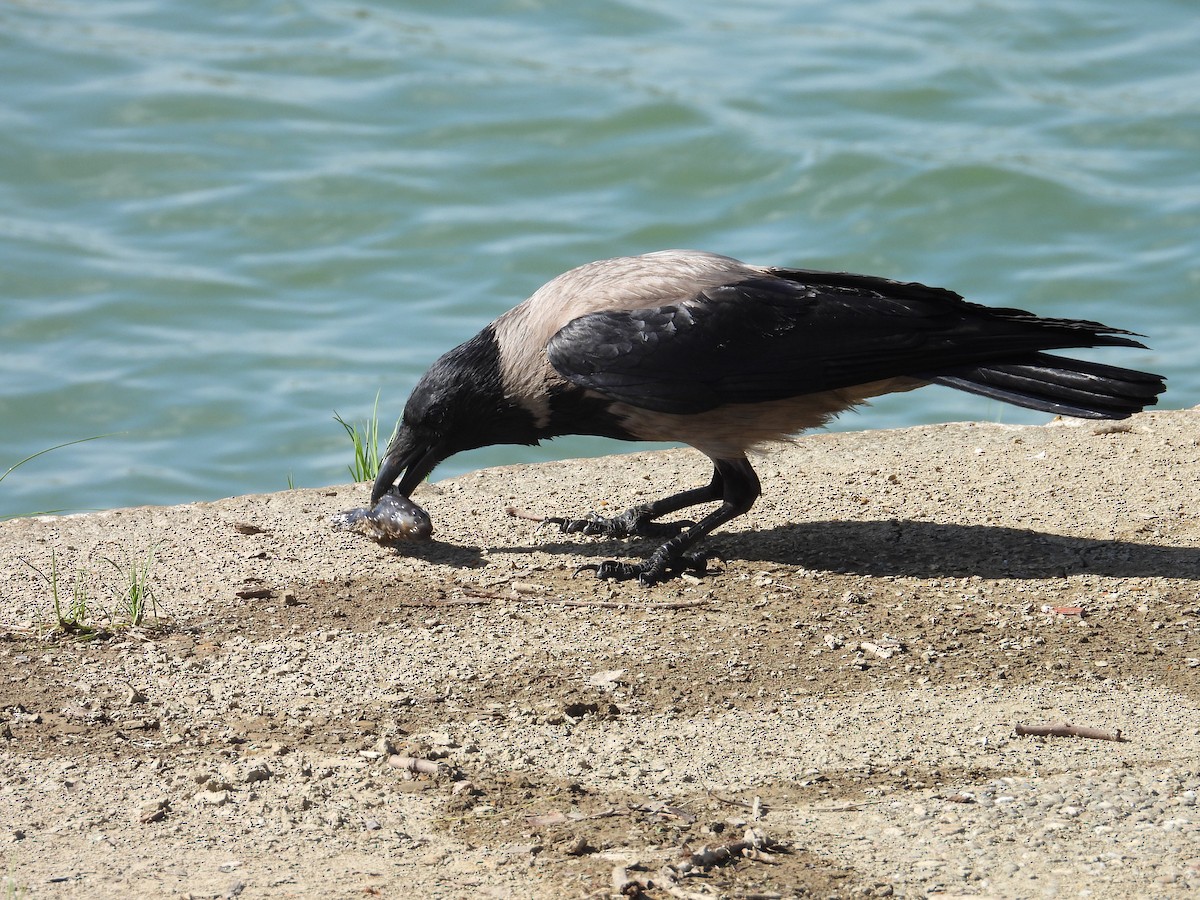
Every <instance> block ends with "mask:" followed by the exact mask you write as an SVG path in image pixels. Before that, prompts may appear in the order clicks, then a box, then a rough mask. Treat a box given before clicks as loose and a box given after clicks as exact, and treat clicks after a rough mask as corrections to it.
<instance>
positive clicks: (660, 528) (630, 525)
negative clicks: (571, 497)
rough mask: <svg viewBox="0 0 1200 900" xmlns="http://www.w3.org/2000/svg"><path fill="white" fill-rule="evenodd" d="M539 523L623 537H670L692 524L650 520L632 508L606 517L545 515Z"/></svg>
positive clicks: (574, 531) (570, 531)
mask: <svg viewBox="0 0 1200 900" xmlns="http://www.w3.org/2000/svg"><path fill="white" fill-rule="evenodd" d="M541 524H542V525H557V526H558V528H559V530H560V531H562V533H563V534H586V535H590V536H592V537H597V536H600V537H607V538H626V537H648V538H657V539H660V540H661V539H663V538H673V537H675V536H676V535H678V534H679V533H680V532H682V531H685V530H687V529H688V528H691V527H692V526H693V525H695V524H696V523H695V522H692V521H686V520H685V521H682V522H651V521H650V520H649V519H644V518H642V517H640V516H638V515H637V514H636V512H635V511H634V510H629V511H627V512H624V513H621V515H619V516H612V517H611V518H606V517H604V516H601V515H597V514H596V513H588V514H587V515H586V516H584V517H583V518H580V519H569V518H566V517H564V516H547V517H546V518H544V519H542V521H541Z"/></svg>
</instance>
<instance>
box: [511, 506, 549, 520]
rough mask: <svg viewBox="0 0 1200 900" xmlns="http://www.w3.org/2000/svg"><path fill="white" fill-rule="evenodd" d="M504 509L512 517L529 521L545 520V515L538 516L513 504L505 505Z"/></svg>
mask: <svg viewBox="0 0 1200 900" xmlns="http://www.w3.org/2000/svg"><path fill="white" fill-rule="evenodd" d="M504 511H505V512H506V513H508V514H509V515H510V516H512V517H513V518H514V519H527V520H528V521H530V522H545V521H546V517H545V516H539V515H538V514H537V513H531V512H527V511H525V510H523V509H518V508H517V507H515V506H506V507H504Z"/></svg>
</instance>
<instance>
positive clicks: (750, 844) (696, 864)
mask: <svg viewBox="0 0 1200 900" xmlns="http://www.w3.org/2000/svg"><path fill="white" fill-rule="evenodd" d="M768 843H769V841H768V840H767V835H766V833H765V832H763V830H762V829H761V828H747V829H746V833H745V834H744V835H743V836H742V838H741V840H737V841H726V842H725V843H723V844H717V845H716V846H715V847H701V848H700V849H699V850H696V851H695V852H691V853H689V852H687V851H686V850H685V851H684V855H683V857H682V858H681V859H679V860H677V861H675V862H673V863H668V864H667V865H666V866H664V867H663V870H664V871H668V870H669V871H670V872H672V873H673V874H675V875H676V876H683V875H687V874H688V873H690V872H693V871H695V870H697V869H707V868H709V867H710V866H716V865H720V864H721V863H723V862H728V861H729V860H731V859H734V858H735V857H738V856H749V857H752V858H754V859H759V860H764V861H767V862H770V861H771V857H770V856H769V855H766V854H764V851H765V850H766V848H767V845H768Z"/></svg>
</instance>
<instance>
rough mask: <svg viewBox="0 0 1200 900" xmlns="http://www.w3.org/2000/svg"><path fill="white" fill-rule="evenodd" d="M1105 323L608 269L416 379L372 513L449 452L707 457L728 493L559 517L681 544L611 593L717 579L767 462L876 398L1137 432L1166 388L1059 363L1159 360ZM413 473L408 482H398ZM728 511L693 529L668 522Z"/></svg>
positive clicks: (714, 261)
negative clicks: (972, 404)
mask: <svg viewBox="0 0 1200 900" xmlns="http://www.w3.org/2000/svg"><path fill="white" fill-rule="evenodd" d="M1133 334H1134V333H1133V332H1128V331H1122V330H1120V329H1117V328H1109V327H1108V326H1106V325H1101V324H1099V323H1098V322H1087V321H1080V320H1073V319H1048V318H1041V317H1039V316H1036V315H1034V314H1033V313H1029V312H1024V311H1022V310H1019V309H999V308H989V307H985V306H979V305H977V304H974V303H968V302H967V301H965V300H963V298H962V297H961V296H959V295H958V294H956V293H953V292H952V291H948V290H944V289H941V288H932V287H926V286H925V285H922V284H915V283H906V282H899V281H891V280H888V279H886V278H876V277H872V276H868V275H853V274H849V273H845V272H819V271H810V270H807V269H786V268H772V267H762V266H754V265H748V264H747V263H743V262H739V261H738V260H736V259H732V258H730V257H727V256H719V255H716V254H713V253H704V252H700V251H694V250H665V251H661V252H657V253H647V254H645V255H643V256H631V257H620V258H617V259H607V260H601V261H599V262H593V263H589V264H587V265H584V266H580V267H579V268H577V269H572V270H571V271H569V272H567V273H565V274H563V275H560V276H559V277H557V278H555V279H554V280H553V281H551V282H549V283H548V284H546V285H545V286H543V287H542V288H540V289H539V290H538V291H537V292H536V293H534V294H533V296H531V297H530V298H529V299H528V300H526V301H525V302H523V303H521V304H520V305H519V306H517V307H515V308H513V309H511V310H509V311H508V312H506V313H505V314H504V315H502V316H500V318H498V319H497V320H496V321H494V322H493V323H491V324H490V325H488V326H487V327H486V328H484V329H483V331H481V332H480V333H479V334H477V335H475V337H473V338H471V339H470V340H469V341H467V342H466V343H465V344H462V345H461V346H459V347H456V348H455V349H453V350H451V351H450V352H449V353H447V354H445V355H444V356H442V357H441V359H439V360H438V361H437V362H435V363H434V364H433V366H432V367H431V368H430V369H429V371H428V372H426V373H425V375H424V376H423V377H422V378H421V380H420V381H419V382H418V383H417V386H416V388H415V389H414V390H413V392H412V396H411V397H409V399H408V403H407V405H406V406H405V408H404V416H403V419H402V421H401V423H400V426H399V428H398V429H397V432H396V435H395V437H394V438H393V440H392V442H391V444H390V445H389V446H388V448H387V451H386V454H385V456H384V458H383V460H382V462H381V467H380V471H379V477H378V478H377V479H376V480H375V486H374V489H373V490H372V493H371V500H372V503H373V504H374V503H376V502H378V501H379V499H380V498H381V497H383V496H384V495H385V494H386V493H388V492H389V491H398V492H399V493H400V494H401V495H402V496H404V497H408V496H409V494H411V493H412V491H413V489H414V488H415V487H416V486H417V485H418V484H420V482H421V481H422V480H423V479H424V478H425V477H426V476H427V475H429V473H430V472H431V471H432V470H433V469H434V467H435V466H436V465H437V464H438V463H440V462H441V461H442V460H444V459H446V458H447V457H449V456H451V455H453V454H455V453H459V452H460V451H463V450H470V449H472V448H475V447H483V446H487V445H490V444H536V443H537V442H539V441H542V440H546V439H548V438H553V437H557V436H559V435H566V434H587V435H600V436H603V437H610V438H619V439H622V440H629V441H672V442H679V443H685V444H690V445H691V446H693V447H695V448H696V449H697V450H699V451H700V452H701V453H703V454H705V455H706V456H707V457H709V459H711V460H712V463H713V476H712V481H711V482H709V484H708V485H707V486H705V487H698V488H694V489H692V490H687V491H684V492H682V493H678V494H673V495H671V496H668V497H665V498H663V499H661V500H656V501H654V502H652V503H645V504H642V505H639V506H635V507H633V508H632V509H629V510H627V511H626V512H624V513H622V514H621V515H618V516H614V517H612V518H601V517H598V516H595V515H592V516H588V517H586V518H578V519H573V518H554V519H548V520H547V521H550V522H553V523H554V524H557V525H558V526H559V527H561V528H562V529H563V530H564V531H568V532H583V533H586V534H595V535H603V536H606V537H623V536H644V537H653V538H659V539H663V540H665V543H663V544H662V545H661V546H660V547H658V549H657V550H655V551H654V552H653V553H652V554H650V556H649V557H648V558H647V559H646V560H645V561H644V562H641V563H626V562H617V561H613V560H608V561H606V562H602V563H600V564H598V565H594V566H586V567H584V568H591V569H594V570H595V572H596V575H597V576H598V577H600V578H605V579H617V580H624V579H635V578H636V579H638V580H639V581H640V582H642V583H643V584H653V583H656V582H659V581H663V580H666V579H668V578H670V577H672V576H674V575H677V574H679V573H680V572H682V571H685V570H687V569H696V570H698V571H701V572H703V571H704V569H705V562H706V556H705V555H704V554H703V553H701V552H697V551H696V550H695V549H694V548H695V546H696V544H697V543H698V542H699V541H700V540H701V539H702V538H704V537H705V536H707V535H708V534H709V533H710V532H711V531H712V530H713V529H715V528H717V527H719V526H721V525H723V524H725V523H726V522H728V521H730V520H731V519H733V518H735V517H737V516H740V515H742V514H743V513H745V512H746V511H747V510H749V509H750V507H751V506H752V505H753V504H754V501H755V500H756V499H757V498H758V496H759V494H760V493H761V488H760V486H759V481H758V477H757V475H755V473H754V469H753V468H752V467H751V465H750V462H749V461H748V459H747V453H748V452H749V451H751V450H753V449H754V448H756V447H760V446H762V445H765V444H768V443H770V442H774V441H783V440H787V439H788V438H790V437H792V436H794V435H796V434H797V433H798V432H801V431H803V430H805V429H808V428H813V427H815V426H818V425H822V424H824V423H825V422H827V421H829V420H830V419H831V418H832V417H834V416H836V415H837V414H838V413H840V412H842V411H843V410H847V409H850V408H851V407H854V406H856V405H858V404H861V403H863V402H864V401H866V400H868V399H869V398H871V397H877V396H880V395H881V394H887V393H891V392H894V391H907V390H911V389H913V388H916V387H920V386H922V385H925V384H930V383H933V384H942V385H948V386H949V387H953V388H958V389H959V390H963V391H969V392H971V393H974V394H982V395H983V396H985V397H991V398H993V399H996V400H1003V401H1005V402H1008V403H1013V404H1016V405H1018V406H1024V407H1028V408H1030V409H1037V410H1043V411H1045V412H1050V413H1057V414H1061V415H1067V416H1078V417H1083V418H1092V419H1121V418H1124V417H1126V416H1129V415H1131V414H1132V413H1135V412H1138V411H1140V410H1142V409H1143V408H1145V407H1147V406H1150V405H1153V404H1154V403H1155V402H1156V398H1157V396H1158V394H1160V393H1161V392H1162V391H1163V390H1164V389H1165V387H1166V386H1165V383H1164V381H1163V378H1162V377H1160V376H1158V375H1150V374H1147V373H1144V372H1137V371H1132V370H1129V369H1121V368H1116V367H1114V366H1108V365H1101V364H1098V363H1094V362H1084V361H1081V360H1076V359H1071V358H1066V357H1060V356H1054V355H1050V354H1048V353H1045V352H1044V351H1046V350H1055V349H1065V348H1081V347H1143V348H1144V345H1143V344H1141V343H1139V342H1138V341H1136V340H1134V339H1133V337H1132V335H1133ZM397 478H399V483H398V484H396V480H397ZM710 501H711V502H716V501H720V506H718V507H717V508H716V509H715V510H713V511H712V512H709V513H708V514H707V515H705V516H703V517H701V518H700V519H699V520H698V521H696V522H676V523H663V522H659V521H657V520H658V519H659V518H660V517H661V516H666V515H669V514H672V513H676V512H678V511H680V510H682V509H685V508H687V507H690V506H694V505H696V504H701V503H707V502H710Z"/></svg>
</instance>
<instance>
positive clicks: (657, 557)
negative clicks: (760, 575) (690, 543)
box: [572, 551, 714, 587]
mask: <svg viewBox="0 0 1200 900" xmlns="http://www.w3.org/2000/svg"><path fill="white" fill-rule="evenodd" d="M713 558H714V557H712V556H710V555H709V554H708V553H704V552H701V551H696V552H692V553H679V554H675V555H667V554H665V553H664V554H659V553H654V554H653V555H651V556H650V558H649V559H647V560H646V561H645V562H642V563H625V562H618V561H617V560H615V559H606V560H605V561H604V562H602V563H588V564H587V565H586V566H580V567H579V568H578V569H576V570H575V575H578V574H579V573H580V572H582V571H583V570H584V569H587V570H589V571H593V572H595V573H596V577H597V578H599V579H601V580H604V581H633V580H635V579H636V580H637V582H638V583H639V584H641V585H642V587H652V586H654V585H656V584H661V583H662V582H664V581H669V580H670V579H672V578H674V577H676V576H678V575H681V574H683V573H684V572H695V573H696V574H698V575H708V574H710V570H709V568H708V561H709V560H710V559H713ZM572 577H574V576H572Z"/></svg>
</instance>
